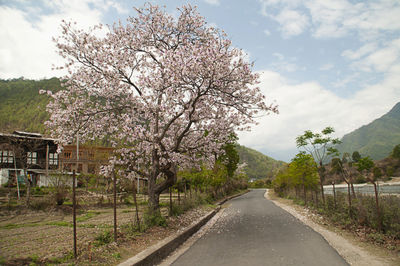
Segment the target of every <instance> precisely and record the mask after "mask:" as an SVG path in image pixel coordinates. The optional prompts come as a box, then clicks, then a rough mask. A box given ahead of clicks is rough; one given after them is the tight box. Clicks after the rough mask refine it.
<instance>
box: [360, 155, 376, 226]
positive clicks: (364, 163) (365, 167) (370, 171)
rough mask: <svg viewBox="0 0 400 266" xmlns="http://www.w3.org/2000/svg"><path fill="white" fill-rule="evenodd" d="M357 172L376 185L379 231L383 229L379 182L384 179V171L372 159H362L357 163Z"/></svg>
mask: <svg viewBox="0 0 400 266" xmlns="http://www.w3.org/2000/svg"><path fill="white" fill-rule="evenodd" d="M356 165H357V170H358V171H359V172H360V173H362V174H363V175H365V177H366V178H367V180H368V181H369V182H371V183H372V184H373V185H374V190H375V202H376V211H377V216H378V225H379V229H380V230H381V229H382V222H383V220H382V214H381V210H380V207H379V197H378V188H377V181H378V179H379V178H381V177H382V170H381V169H380V168H378V167H375V164H374V161H373V160H372V159H371V158H370V157H368V156H367V157H364V158H361V159H360V160H359V161H358V162H357V163H356Z"/></svg>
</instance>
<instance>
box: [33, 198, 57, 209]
mask: <svg viewBox="0 0 400 266" xmlns="http://www.w3.org/2000/svg"><path fill="white" fill-rule="evenodd" d="M51 206H53V203H52V201H51V200H49V197H46V196H45V197H38V198H32V199H31V202H30V204H29V207H30V208H32V209H34V210H38V211H44V210H46V209H48V208H49V207H51Z"/></svg>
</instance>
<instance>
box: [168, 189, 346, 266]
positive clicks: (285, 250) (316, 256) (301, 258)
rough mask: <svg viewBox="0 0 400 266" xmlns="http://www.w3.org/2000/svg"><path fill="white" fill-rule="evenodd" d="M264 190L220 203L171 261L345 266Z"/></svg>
mask: <svg viewBox="0 0 400 266" xmlns="http://www.w3.org/2000/svg"><path fill="white" fill-rule="evenodd" d="M264 193H265V190H253V191H251V192H249V193H247V194H244V195H242V196H240V197H237V198H235V199H232V200H230V201H228V202H226V203H225V208H224V209H223V213H222V214H221V215H220V218H219V219H218V221H217V222H216V223H215V224H214V225H213V226H212V227H211V229H209V230H208V231H207V233H206V234H205V235H203V236H202V237H201V238H200V239H198V240H197V241H196V242H195V243H194V244H193V245H192V246H191V247H190V248H189V249H188V250H187V251H186V252H185V253H184V254H182V255H181V256H180V257H179V258H178V259H177V260H176V261H175V262H173V264H172V265H176V266H179V265H207V266H208V265H230V266H232V265H246V266H249V265H348V264H347V263H346V261H345V260H344V259H343V258H342V257H340V255H339V254H338V253H337V252H336V250H335V249H333V248H332V247H331V246H330V245H329V244H328V243H327V242H326V240H325V239H324V238H323V237H322V236H321V235H319V234H318V233H316V232H315V231H313V230H312V229H311V228H310V227H308V226H306V225H304V224H303V223H302V222H300V221H299V220H298V219H296V218H295V217H293V216H292V215H291V214H289V213H288V212H286V211H284V210H283V209H281V208H279V207H277V206H276V205H275V204H273V203H272V202H271V201H269V200H267V199H265V198H264Z"/></svg>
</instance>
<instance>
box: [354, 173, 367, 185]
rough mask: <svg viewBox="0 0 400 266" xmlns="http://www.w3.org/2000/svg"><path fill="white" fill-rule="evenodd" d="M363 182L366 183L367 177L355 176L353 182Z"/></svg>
mask: <svg viewBox="0 0 400 266" xmlns="http://www.w3.org/2000/svg"><path fill="white" fill-rule="evenodd" d="M363 183H367V179H365V177H364V176H362V175H359V176H357V178H356V180H355V182H354V184H363Z"/></svg>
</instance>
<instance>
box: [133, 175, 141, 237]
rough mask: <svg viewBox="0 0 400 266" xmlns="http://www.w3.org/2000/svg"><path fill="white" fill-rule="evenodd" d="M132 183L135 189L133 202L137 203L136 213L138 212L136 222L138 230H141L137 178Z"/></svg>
mask: <svg viewBox="0 0 400 266" xmlns="http://www.w3.org/2000/svg"><path fill="white" fill-rule="evenodd" d="M132 185H133V186H132V189H133V202H134V204H135V213H136V224H137V227H138V230H139V232H140V219H139V208H138V204H137V198H136V182H135V179H133V182H132Z"/></svg>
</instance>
